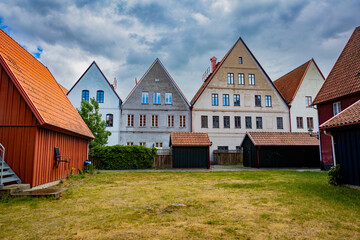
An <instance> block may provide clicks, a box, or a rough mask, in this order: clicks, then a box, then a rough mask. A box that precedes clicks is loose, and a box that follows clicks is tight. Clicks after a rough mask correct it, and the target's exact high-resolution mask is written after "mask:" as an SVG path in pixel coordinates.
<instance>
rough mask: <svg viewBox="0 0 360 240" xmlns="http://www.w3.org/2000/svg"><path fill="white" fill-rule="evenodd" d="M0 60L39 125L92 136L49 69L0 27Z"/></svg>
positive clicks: (88, 136)
mask: <svg viewBox="0 0 360 240" xmlns="http://www.w3.org/2000/svg"><path fill="white" fill-rule="evenodd" d="M0 63H1V64H2V65H3V67H4V69H5V70H6V72H7V74H8V75H9V76H10V78H11V80H12V82H13V83H14V85H15V86H16V88H17V89H18V91H19V92H20V94H21V95H22V97H23V98H24V100H25V101H26V102H27V104H28V106H29V107H30V109H31V111H32V112H33V114H34V115H35V117H36V118H37V120H38V122H39V125H41V126H43V127H46V128H50V129H53V130H56V131H60V132H66V133H68V134H72V135H76V136H78V135H80V136H82V137H85V138H94V136H93V134H92V133H91V131H90V130H89V128H88V127H87V126H86V124H85V122H84V121H83V120H82V118H81V117H80V115H79V114H78V112H77V111H76V110H75V108H74V107H73V105H72V104H71V102H70V100H69V99H68V98H67V97H66V95H65V94H64V93H63V91H62V90H61V88H60V86H59V84H58V83H57V82H56V80H55V78H54V77H53V76H52V74H51V72H50V71H49V69H48V68H47V67H45V66H44V65H43V64H42V63H40V62H39V61H38V60H37V59H36V58H35V57H33V56H32V55H31V54H30V53H29V52H27V51H26V50H25V49H24V48H23V47H21V46H20V45H19V44H18V43H17V42H16V41H15V40H14V39H12V38H11V37H10V36H8V35H7V34H6V33H5V32H4V31H2V30H0Z"/></svg>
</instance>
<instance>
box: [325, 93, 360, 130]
mask: <svg viewBox="0 0 360 240" xmlns="http://www.w3.org/2000/svg"><path fill="white" fill-rule="evenodd" d="M354 124H360V100H359V101H357V102H355V103H354V104H352V105H351V106H349V107H348V108H346V109H345V110H343V111H341V112H340V113H339V114H337V115H335V116H333V117H332V118H330V119H329V120H327V121H326V122H324V123H323V124H321V125H320V128H323V129H324V128H325V129H326V128H335V127H341V126H348V125H354Z"/></svg>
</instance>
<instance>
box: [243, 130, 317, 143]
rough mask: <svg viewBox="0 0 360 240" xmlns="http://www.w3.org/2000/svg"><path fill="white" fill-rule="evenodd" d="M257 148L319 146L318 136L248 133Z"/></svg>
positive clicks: (291, 133)
mask: <svg viewBox="0 0 360 240" xmlns="http://www.w3.org/2000/svg"><path fill="white" fill-rule="evenodd" d="M246 134H247V136H249V138H250V140H251V141H252V142H253V143H254V145H255V146H318V145H319V139H317V138H316V134H314V135H313V136H310V135H309V134H308V133H294V132H247V133H246Z"/></svg>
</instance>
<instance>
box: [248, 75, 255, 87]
mask: <svg viewBox="0 0 360 240" xmlns="http://www.w3.org/2000/svg"><path fill="white" fill-rule="evenodd" d="M249 85H255V74H249Z"/></svg>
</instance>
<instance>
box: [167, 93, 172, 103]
mask: <svg viewBox="0 0 360 240" xmlns="http://www.w3.org/2000/svg"><path fill="white" fill-rule="evenodd" d="M165 104H172V93H165Z"/></svg>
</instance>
